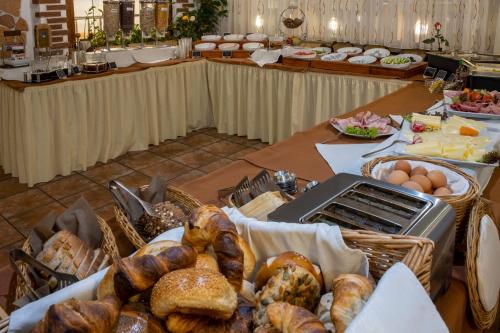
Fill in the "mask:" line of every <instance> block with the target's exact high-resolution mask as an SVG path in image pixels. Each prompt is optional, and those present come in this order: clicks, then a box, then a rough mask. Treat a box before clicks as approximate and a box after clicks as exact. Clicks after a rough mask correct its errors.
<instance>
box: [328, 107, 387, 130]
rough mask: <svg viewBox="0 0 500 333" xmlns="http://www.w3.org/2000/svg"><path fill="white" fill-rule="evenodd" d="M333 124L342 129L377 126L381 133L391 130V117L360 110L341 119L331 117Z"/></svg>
mask: <svg viewBox="0 0 500 333" xmlns="http://www.w3.org/2000/svg"><path fill="white" fill-rule="evenodd" d="M330 122H331V123H332V124H335V125H337V126H338V127H340V128H341V129H343V130H345V129H346V128H347V127H359V128H365V129H367V128H376V129H377V130H378V132H379V133H383V134H385V133H388V132H389V131H390V127H389V126H388V125H389V124H390V122H391V121H390V119H388V118H382V117H380V116H378V115H376V114H374V113H372V112H370V111H365V112H359V113H358V114H356V115H355V116H354V117H350V118H345V119H339V118H332V119H330Z"/></svg>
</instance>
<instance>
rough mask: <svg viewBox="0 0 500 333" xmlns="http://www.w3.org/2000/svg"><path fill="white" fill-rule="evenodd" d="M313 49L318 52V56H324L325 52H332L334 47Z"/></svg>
mask: <svg viewBox="0 0 500 333" xmlns="http://www.w3.org/2000/svg"><path fill="white" fill-rule="evenodd" d="M311 51H314V52H316V54H317V55H318V56H323V55H325V54H330V53H332V49H331V48H329V47H323V46H320V47H315V48H312V49H311Z"/></svg>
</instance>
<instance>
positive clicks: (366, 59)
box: [347, 55, 377, 65]
mask: <svg viewBox="0 0 500 333" xmlns="http://www.w3.org/2000/svg"><path fill="white" fill-rule="evenodd" d="M347 61H349V62H350V63H351V64H357V65H368V64H373V63H374V62H376V61H377V58H375V57H372V56H365V55H362V56H356V57H352V58H349V59H347Z"/></svg>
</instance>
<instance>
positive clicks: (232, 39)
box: [224, 34, 245, 42]
mask: <svg viewBox="0 0 500 333" xmlns="http://www.w3.org/2000/svg"><path fill="white" fill-rule="evenodd" d="M243 38H245V36H243V35H238V34H231V35H226V36H224V40H225V41H228V42H241V41H242V40H243Z"/></svg>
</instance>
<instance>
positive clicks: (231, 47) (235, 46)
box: [219, 43, 240, 51]
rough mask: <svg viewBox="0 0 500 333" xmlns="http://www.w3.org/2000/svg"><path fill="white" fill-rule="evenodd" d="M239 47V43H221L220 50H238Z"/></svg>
mask: <svg viewBox="0 0 500 333" xmlns="http://www.w3.org/2000/svg"><path fill="white" fill-rule="evenodd" d="M239 49H240V44H238V43H222V44H219V50H221V51H237V50H239Z"/></svg>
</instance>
